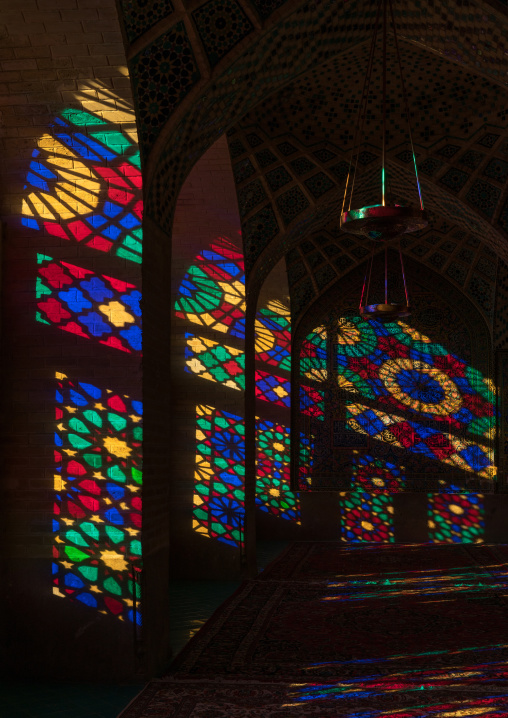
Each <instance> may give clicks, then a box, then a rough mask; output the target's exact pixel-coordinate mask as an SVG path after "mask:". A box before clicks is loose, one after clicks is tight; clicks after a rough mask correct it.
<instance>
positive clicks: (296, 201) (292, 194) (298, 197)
mask: <svg viewBox="0 0 508 718" xmlns="http://www.w3.org/2000/svg"><path fill="white" fill-rule="evenodd" d="M276 202H277V207H278V208H279V212H280V213H281V216H282V219H283V221H284V224H286V225H288V224H289V223H290V222H292V221H293V220H294V219H295V217H297V216H298V215H299V214H301V213H302V212H304V211H305V210H306V209H307V207H309V201H308V199H307V197H305V195H304V194H303V192H302V191H301V190H300V189H299V188H298V187H292V188H291V189H290V190H288V191H287V192H284V194H282V195H280V197H277V199H276Z"/></svg>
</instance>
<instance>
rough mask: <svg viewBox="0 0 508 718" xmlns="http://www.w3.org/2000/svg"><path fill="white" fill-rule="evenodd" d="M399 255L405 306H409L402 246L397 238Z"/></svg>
mask: <svg viewBox="0 0 508 718" xmlns="http://www.w3.org/2000/svg"><path fill="white" fill-rule="evenodd" d="M399 257H400V268H401V270H402V281H403V282H404V293H405V295H406V306H408V307H409V295H408V293H407V284H406V273H405V272H404V261H403V259H402V247H401V242H400V239H399Z"/></svg>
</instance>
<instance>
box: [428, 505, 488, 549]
mask: <svg viewBox="0 0 508 718" xmlns="http://www.w3.org/2000/svg"><path fill="white" fill-rule="evenodd" d="M427 525H428V529H429V541H431V542H432V543H483V541H484V532H485V511H484V497H483V495H482V494H429V495H428V520H427Z"/></svg>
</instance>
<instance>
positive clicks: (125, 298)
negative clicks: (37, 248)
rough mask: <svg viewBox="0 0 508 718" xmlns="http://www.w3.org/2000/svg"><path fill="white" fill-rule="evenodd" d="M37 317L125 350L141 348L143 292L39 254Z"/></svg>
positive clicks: (135, 350) (40, 320)
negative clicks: (141, 301) (141, 303)
mask: <svg viewBox="0 0 508 718" xmlns="http://www.w3.org/2000/svg"><path fill="white" fill-rule="evenodd" d="M37 263H38V265H39V266H38V275H39V276H38V277H37V287H36V297H37V300H38V301H37V308H38V311H37V314H36V319H37V321H39V322H42V323H44V324H51V325H53V326H57V327H58V328H59V329H63V330H64V331H66V332H70V333H71V334H75V335H76V336H79V337H83V338H85V339H92V340H94V341H98V342H99V344H104V345H106V346H109V347H112V348H114V349H119V350H121V351H124V352H128V353H131V352H137V351H140V350H141V308H140V300H141V293H140V292H139V290H138V289H137V288H136V287H135V285H134V284H130V283H128V282H124V281H123V280H120V279H115V278H113V277H109V276H107V275H105V274H95V273H94V272H93V271H91V270H90V269H84V268H83V267H77V266H75V265H74V264H69V263H68V262H63V261H55V260H53V259H52V258H51V257H48V256H47V255H44V254H38V255H37Z"/></svg>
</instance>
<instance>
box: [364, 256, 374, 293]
mask: <svg viewBox="0 0 508 718" xmlns="http://www.w3.org/2000/svg"><path fill="white" fill-rule="evenodd" d="M373 263H374V252H372V255H371V257H370V267H369V281H368V282H367V295H366V297H365V305H367V304H368V303H369V294H370V279H371V277H372V264H373Z"/></svg>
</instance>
